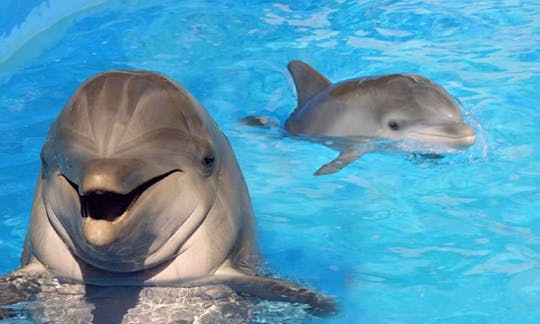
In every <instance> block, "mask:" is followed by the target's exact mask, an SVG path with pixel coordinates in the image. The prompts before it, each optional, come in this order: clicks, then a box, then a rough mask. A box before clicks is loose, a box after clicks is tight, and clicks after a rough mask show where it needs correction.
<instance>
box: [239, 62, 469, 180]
mask: <svg viewBox="0 0 540 324" xmlns="http://www.w3.org/2000/svg"><path fill="white" fill-rule="evenodd" d="M288 69H289V71H290V73H291V75H292V77H293V79H294V83H295V86H296V92H297V96H298V105H297V107H296V109H295V110H294V111H293V113H292V114H291V115H290V116H289V118H288V119H287V121H286V123H285V129H286V130H287V131H288V132H289V133H291V134H294V135H302V136H306V137H308V138H310V139H313V140H316V141H318V142H320V143H323V144H325V145H327V146H329V147H332V148H334V149H337V150H339V151H340V152H341V153H340V154H339V156H338V157H337V158H336V159H335V160H333V161H331V162H329V163H327V164H325V165H323V166H322V167H321V168H320V169H319V170H317V172H316V173H315V174H316V175H321V174H330V173H334V172H337V171H339V170H341V169H342V168H343V167H345V166H346V165H348V164H349V163H351V162H353V161H354V160H356V159H357V158H358V157H360V156H361V155H362V154H364V153H366V152H369V151H372V150H377V149H381V148H382V147H384V146H386V147H388V146H392V145H393V146H398V147H399V148H400V149H405V150H412V151H417V150H418V151H424V152H427V153H445V152H450V151H453V150H456V149H462V148H466V147H468V146H470V145H472V144H473V143H474V142H475V135H474V132H473V130H472V128H471V127H470V126H468V125H466V124H465V123H464V122H463V120H462V116H461V111H460V109H459V107H458V105H457V103H456V101H455V100H454V99H453V98H452V96H451V95H450V94H448V92H446V91H445V90H444V89H443V88H442V87H441V86H439V85H437V84H435V83H434V82H432V81H430V80H428V79H427V78H425V77H423V76H420V75H417V74H391V75H384V76H380V77H366V78H355V79H350V80H345V81H341V82H337V83H332V82H330V81H329V80H328V79H327V78H326V77H325V76H323V75H322V74H320V73H319V72H317V71H316V70H315V69H313V68H312V67H311V66H309V65H308V64H306V63H304V62H301V61H297V60H295V61H291V62H290V63H289V64H288ZM244 121H245V122H247V123H250V124H259V125H270V126H272V125H275V124H276V122H275V121H274V120H272V119H269V118H268V117H264V116H260V117H248V118H246V119H245V120H244ZM381 140H383V141H381ZM384 140H389V141H387V142H385V141H384ZM403 143H408V144H412V145H403Z"/></svg>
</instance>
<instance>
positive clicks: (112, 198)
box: [68, 170, 178, 223]
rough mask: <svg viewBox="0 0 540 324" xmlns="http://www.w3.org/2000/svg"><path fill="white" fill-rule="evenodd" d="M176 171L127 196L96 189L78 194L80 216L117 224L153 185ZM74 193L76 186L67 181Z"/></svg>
mask: <svg viewBox="0 0 540 324" xmlns="http://www.w3.org/2000/svg"><path fill="white" fill-rule="evenodd" d="M177 171H178V170H173V171H169V172H167V173H164V174H161V175H159V176H157V177H154V178H152V179H150V180H148V181H146V182H144V183H143V184H141V185H139V186H138V187H137V188H135V189H133V190H132V191H131V192H128V193H127V194H120V193H116V192H112V191H107V190H106V189H97V190H93V191H91V192H88V193H85V194H84V195H80V194H79V199H80V206H81V216H82V218H83V219H86V220H88V221H90V220H100V221H106V222H109V223H118V222H119V221H121V220H122V219H124V218H125V216H126V215H127V214H128V211H129V210H130V209H131V207H132V206H133V205H134V204H135V202H136V201H137V200H138V198H139V197H140V196H141V195H142V194H143V193H144V192H145V191H147V190H148V189H149V188H151V187H152V186H153V185H155V184H156V183H158V182H159V181H161V180H163V179H164V178H166V177H167V176H168V175H170V174H171V173H174V172H177ZM68 182H69V183H70V184H71V186H72V187H73V188H74V189H75V191H76V192H79V188H78V186H77V184H75V183H73V182H71V181H68Z"/></svg>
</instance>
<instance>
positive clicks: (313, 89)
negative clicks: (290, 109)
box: [287, 60, 332, 109]
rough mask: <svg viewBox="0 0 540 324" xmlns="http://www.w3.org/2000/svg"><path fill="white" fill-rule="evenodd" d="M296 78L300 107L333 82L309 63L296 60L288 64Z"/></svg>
mask: <svg viewBox="0 0 540 324" xmlns="http://www.w3.org/2000/svg"><path fill="white" fill-rule="evenodd" d="M287 68H288V69H289V72H291V75H292V77H293V79H294V85H295V86H296V93H297V95H298V107H297V109H298V108H300V107H302V106H303V105H304V103H306V101H308V100H309V98H311V97H313V96H314V95H316V94H317V93H319V92H321V91H323V90H324V89H326V88H327V87H328V86H329V85H330V84H332V82H330V80H328V79H327V78H326V77H325V76H324V75H322V74H320V73H319V72H317V71H316V70H315V69H314V68H312V67H311V66H309V65H308V64H306V63H304V62H302V61H298V60H294V61H291V62H290V63H289V65H287Z"/></svg>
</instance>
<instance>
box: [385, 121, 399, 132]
mask: <svg viewBox="0 0 540 324" xmlns="http://www.w3.org/2000/svg"><path fill="white" fill-rule="evenodd" d="M388 127H390V129H391V130H395V131H397V130H398V129H399V124H398V123H397V122H396V121H394V120H391V121H389V122H388Z"/></svg>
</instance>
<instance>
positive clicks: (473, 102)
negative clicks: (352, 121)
mask: <svg viewBox="0 0 540 324" xmlns="http://www.w3.org/2000/svg"><path fill="white" fill-rule="evenodd" d="M154 3H155V4H151V5H149V4H147V1H122V2H121V1H106V0H93V1H90V0H89V1H71V2H70V4H69V5H66V4H65V1H60V0H57V1H55V0H49V1H39V0H34V1H25V2H24V3H23V4H21V3H19V1H15V0H11V1H3V2H2V3H1V4H0V12H1V13H0V134H1V136H0V228H1V229H2V232H1V234H0V251H2V252H1V258H0V274H4V273H7V272H9V271H12V270H14V269H15V268H17V266H18V260H19V255H20V253H21V248H22V242H23V239H24V235H25V233H26V230H27V222H28V217H29V214H30V207H31V201H32V196H33V190H34V185H35V180H36V178H37V175H38V171H39V167H40V162H39V152H40V149H41V146H42V144H43V142H44V139H45V136H46V133H47V130H48V127H49V125H50V123H51V122H52V120H53V119H54V118H55V117H56V115H57V114H58V112H59V111H60V110H61V108H62V106H63V105H64V103H65V102H66V101H67V99H68V97H69V96H70V95H71V93H72V92H73V90H75V88H76V87H77V86H78V85H79V84H80V82H82V81H83V80H85V79H86V78H87V77H89V76H90V75H93V74H95V73H98V72H101V71H104V70H109V69H118V68H138V69H150V70H156V71H160V72H162V73H165V74H167V75H169V76H171V77H173V78H175V79H176V80H178V81H180V82H181V83H182V84H184V86H186V87H187V88H188V89H189V90H190V91H191V92H192V93H193V94H194V95H195V97H197V98H198V99H199V101H200V102H202V103H203V105H204V106H205V107H206V108H207V109H208V110H209V111H210V113H211V115H212V116H213V117H214V119H215V120H216V121H217V123H218V124H219V125H220V127H221V129H222V130H223V131H224V132H225V134H226V135H227V136H228V137H229V139H230V141H231V143H232V145H233V147H234V149H235V152H236V155H237V158H238V160H239V163H240V165H241V167H242V170H243V173H244V176H245V178H246V181H247V184H248V187H249V189H250V193H251V197H252V202H253V206H254V209H255V214H256V221H257V233H258V239H259V244H260V247H261V251H262V254H263V256H264V258H265V260H266V263H267V267H268V269H270V270H271V272H272V273H274V274H276V275H278V276H281V277H284V278H288V279H290V280H295V281H298V282H301V283H304V284H307V285H310V286H311V287H314V288H317V289H318V290H320V291H323V292H326V293H328V294H332V295H334V296H336V298H337V299H338V300H339V302H340V306H341V312H340V314H339V315H338V316H337V317H335V318H332V319H327V320H315V321H317V322H318V321H322V322H343V323H345V322H363V323H509V322H516V323H537V322H538V321H540V212H539V210H540V203H539V201H540V163H539V161H540V144H539V143H540V127H539V126H538V125H539V123H538V120H540V109H539V108H538V107H539V106H540V95H538V89H539V88H540V63H539V60H540V57H539V56H540V19H538V16H539V15H540V3H537V2H535V1H476V2H474V3H466V2H465V1H463V2H457V1H456V2H450V1H446V2H442V1H427V0H426V1H401V2H400V1H360V2H356V1H345V0H339V1H334V2H331V1H289V2H286V1H283V2H270V1H232V0H231V1H159V2H157V1H155V2H154ZM292 59H302V60H304V61H306V62H308V63H310V64H311V65H313V66H314V67H316V68H317V69H319V70H320V71H321V72H322V73H324V74H325V75H327V76H328V78H330V79H331V80H333V81H337V80H341V79H345V78H350V77H355V76H362V75H379V74H385V73H394V72H414V73H420V74H423V75H425V76H427V77H429V78H430V79H432V80H434V81H436V82H437V83H439V84H441V85H443V86H444V87H445V88H446V89H447V90H448V91H449V92H450V93H451V94H452V95H454V96H456V97H457V98H459V100H460V101H461V102H462V104H463V111H464V115H465V120H466V121H467V122H468V123H469V124H471V125H472V126H473V127H474V128H475V130H476V132H477V134H478V141H477V143H476V144H475V145H474V146H473V147H472V148H470V149H468V150H467V151H465V152H462V153H460V154H456V155H451V156H447V157H445V158H444V159H442V160H423V159H422V158H419V157H415V156H411V155H407V154H401V153H397V152H380V153H370V154H367V155H365V156H363V157H362V158H361V159H360V160H358V161H357V162H355V163H353V164H351V165H349V166H348V167H347V168H345V169H344V170H342V171H341V172H339V173H337V174H334V175H331V176H324V177H314V176H312V173H313V172H314V171H315V170H317V169H318V168H319V167H320V166H321V165H322V164H324V163H326V162H328V161H330V160H332V159H333V158H334V157H335V156H336V154H337V153H336V152H335V151H332V150H330V149H328V148H326V147H324V146H321V145H318V144H316V143H310V142H305V141H300V140H297V139H294V138H290V137H283V136H281V133H280V131H279V130H271V129H255V128H249V127H247V126H243V125H241V124H240V123H239V122H238V120H239V119H240V118H242V117H244V116H246V115H251V114H266V115H271V116H274V117H277V118H278V119H280V120H281V121H284V120H285V118H286V117H287V116H288V114H289V113H290V112H291V111H292V109H293V108H294V106H295V104H296V96H295V93H294V87H293V85H292V80H291V78H290V77H289V75H288V72H287V70H286V64H287V63H288V62H289V61H290V60H292ZM284 316H285V318H286V314H284Z"/></svg>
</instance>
